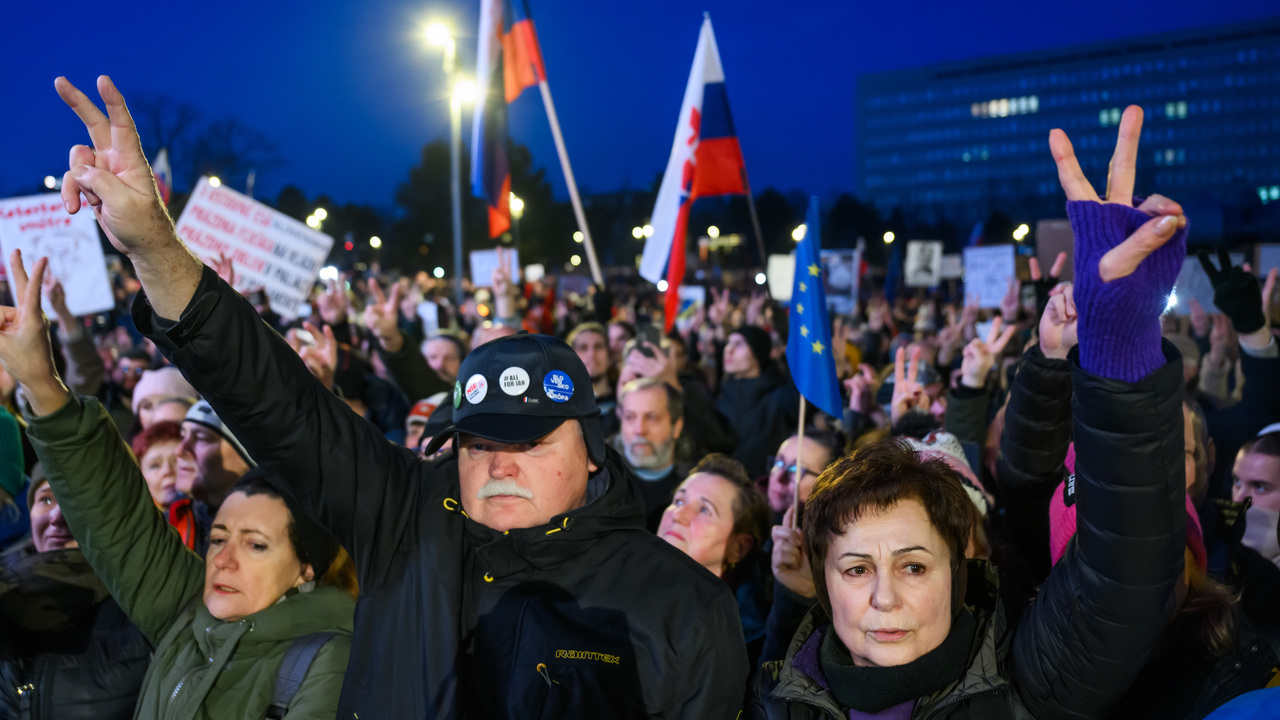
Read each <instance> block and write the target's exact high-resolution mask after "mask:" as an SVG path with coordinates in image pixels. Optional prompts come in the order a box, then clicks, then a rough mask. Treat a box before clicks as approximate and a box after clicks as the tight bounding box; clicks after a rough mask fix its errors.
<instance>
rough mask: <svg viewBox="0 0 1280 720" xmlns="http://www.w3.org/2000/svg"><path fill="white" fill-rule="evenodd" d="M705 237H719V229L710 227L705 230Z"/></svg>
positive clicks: (713, 226)
mask: <svg viewBox="0 0 1280 720" xmlns="http://www.w3.org/2000/svg"><path fill="white" fill-rule="evenodd" d="M707 237H709V238H713V239H714V238H718V237H720V228H718V227H716V226H715V225H712V226H711V227H709V228H707Z"/></svg>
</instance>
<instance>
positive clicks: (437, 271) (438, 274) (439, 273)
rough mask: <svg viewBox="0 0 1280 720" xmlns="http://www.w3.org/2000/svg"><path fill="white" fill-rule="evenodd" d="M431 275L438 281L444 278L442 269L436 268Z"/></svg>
mask: <svg viewBox="0 0 1280 720" xmlns="http://www.w3.org/2000/svg"><path fill="white" fill-rule="evenodd" d="M431 274H432V275H435V276H436V279H437V280H439V279H440V278H442V277H444V268H442V267H437V268H436V269H435V270H434V271H432V273H431Z"/></svg>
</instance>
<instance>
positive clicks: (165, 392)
mask: <svg viewBox="0 0 1280 720" xmlns="http://www.w3.org/2000/svg"><path fill="white" fill-rule="evenodd" d="M155 395H159V396H160V397H166V398H171V397H185V398H191V399H192V400H195V399H196V398H198V397H200V393H198V392H196V389H195V388H193V387H191V383H189V382H187V379H186V378H184V377H182V373H180V372H178V368H176V367H162V368H160V369H159V370H147V371H145V372H143V373H142V377H140V378H138V384H137V386H136V387H134V388H133V414H134V415H137V414H138V406H139V405H141V404H142V401H143V400H145V399H146V398H149V397H152V396H155Z"/></svg>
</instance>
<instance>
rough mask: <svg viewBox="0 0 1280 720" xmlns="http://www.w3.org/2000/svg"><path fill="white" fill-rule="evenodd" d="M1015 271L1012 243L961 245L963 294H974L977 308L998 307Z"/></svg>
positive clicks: (1007, 291)
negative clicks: (981, 245)
mask: <svg viewBox="0 0 1280 720" xmlns="http://www.w3.org/2000/svg"><path fill="white" fill-rule="evenodd" d="M1015 270H1016V266H1015V264H1014V258H1013V246H1012V245H991V246H987V247H970V248H965V249H964V292H965V295H966V296H968V295H977V296H978V307H983V308H994V307H1000V301H1001V300H1003V299H1004V296H1005V295H1007V294H1008V293H1009V280H1010V279H1012V278H1013V277H1014V272H1015Z"/></svg>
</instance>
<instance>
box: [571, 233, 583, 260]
mask: <svg viewBox="0 0 1280 720" xmlns="http://www.w3.org/2000/svg"><path fill="white" fill-rule="evenodd" d="M573 241H574V242H576V243H580V242H582V231H581V230H574V231H573ZM574 257H577V255H574ZM577 264H578V263H574V265H577Z"/></svg>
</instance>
